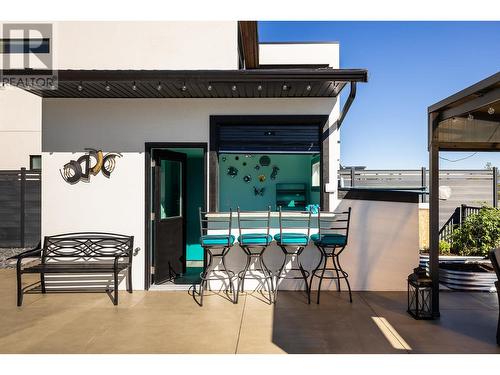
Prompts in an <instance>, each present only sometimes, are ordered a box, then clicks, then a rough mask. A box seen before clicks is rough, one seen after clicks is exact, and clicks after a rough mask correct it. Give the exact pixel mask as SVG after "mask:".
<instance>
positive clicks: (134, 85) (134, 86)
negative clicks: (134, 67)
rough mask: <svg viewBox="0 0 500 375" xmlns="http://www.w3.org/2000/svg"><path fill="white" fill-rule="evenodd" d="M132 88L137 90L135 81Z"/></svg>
mask: <svg viewBox="0 0 500 375" xmlns="http://www.w3.org/2000/svg"><path fill="white" fill-rule="evenodd" d="M132 90H134V91H137V85H136V84H135V81H134V84H133V85H132Z"/></svg>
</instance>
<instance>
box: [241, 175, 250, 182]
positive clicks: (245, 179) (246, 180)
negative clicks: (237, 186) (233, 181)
mask: <svg viewBox="0 0 500 375" xmlns="http://www.w3.org/2000/svg"><path fill="white" fill-rule="evenodd" d="M243 181H245V182H246V183H248V182H250V181H252V177H251V176H250V175H249V174H247V175H246V176H245V177H243Z"/></svg>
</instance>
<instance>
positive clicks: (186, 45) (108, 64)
mask: <svg viewBox="0 0 500 375" xmlns="http://www.w3.org/2000/svg"><path fill="white" fill-rule="evenodd" d="M53 25H54V52H55V54H56V56H55V57H56V59H55V61H56V66H57V68H58V69H180V70H182V69H186V70H190V69H238V34H237V22H236V21H222V22H221V21H217V22H215V21H208V22H202V21H192V22H187V21H161V22H151V21H148V22H138V21H120V22H109V21H106V22H97V21H96V22H94V21H92V22H90V21H82V22H74V21H66V22H54V23H53Z"/></svg>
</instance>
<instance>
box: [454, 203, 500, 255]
mask: <svg viewBox="0 0 500 375" xmlns="http://www.w3.org/2000/svg"><path fill="white" fill-rule="evenodd" d="M452 240H453V241H452V242H453V249H454V250H455V251H456V252H458V254H460V255H469V256H487V255H488V251H490V250H491V249H494V248H496V247H498V246H500V209H498V208H494V207H488V206H483V207H482V208H481V210H480V211H479V212H478V213H475V214H471V215H470V216H468V217H467V219H465V220H464V222H463V223H462V225H461V226H460V227H458V228H456V229H455V230H454V231H453V234H452Z"/></svg>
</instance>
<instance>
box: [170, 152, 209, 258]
mask: <svg viewBox="0 0 500 375" xmlns="http://www.w3.org/2000/svg"><path fill="white" fill-rule="evenodd" d="M169 150H171V151H176V152H181V153H184V154H186V195H187V197H186V199H187V200H186V210H187V212H186V247H187V249H186V254H187V255H186V260H187V261H196V260H203V249H202V247H201V245H200V218H199V215H198V207H202V209H203V201H204V199H203V194H204V189H203V187H204V183H205V181H204V165H203V163H204V155H203V149H201V148H169Z"/></svg>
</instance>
